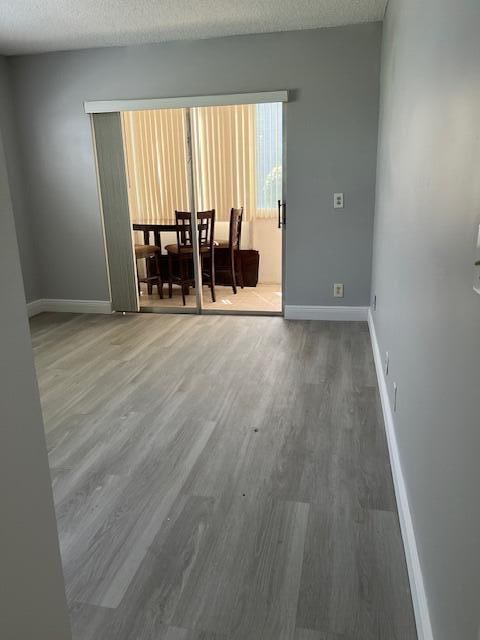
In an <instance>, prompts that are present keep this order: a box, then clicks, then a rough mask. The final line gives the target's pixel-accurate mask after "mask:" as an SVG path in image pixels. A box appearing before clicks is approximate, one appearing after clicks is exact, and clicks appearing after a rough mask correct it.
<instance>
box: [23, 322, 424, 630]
mask: <svg viewBox="0 0 480 640" xmlns="http://www.w3.org/2000/svg"><path fill="white" fill-rule="evenodd" d="M32 336H33V344H34V350H35V358H36V366H37V371H38V378H39V386H40V393H41V398H42V405H43V411H44V416H45V425H46V435H47V443H48V450H49V458H50V465H51V473H52V480H53V487H54V495H55V505H56V512H57V519H58V529H59V536H60V545H61V554H62V559H63V566H64V573H65V581H66V590H67V596H68V602H69V606H70V611H71V619H72V627H73V637H74V640H185V639H187V640H200V639H203V640H207V639H210V640H225V639H229V640H320V639H321V640H414V639H415V638H416V633H415V627H414V620H413V615H412V606H411V599H410V592H409V587H408V580H407V574H406V568H405V560H404V553H403V549H402V542H401V538H400V531H399V524H398V517H397V512H396V507H395V499H394V495H393V488H392V479H391V474H390V466H389V461H388V455H387V447H386V442H385V436H384V427H383V422H382V414H381V409H380V404H379V397H378V391H377V386H376V380H375V373H374V368H373V362H372V351H371V347H370V340H369V334H368V328H367V326H366V324H364V323H346V322H345V323H337V324H335V323H321V322H289V321H284V320H282V319H281V318H254V317H222V316H208V317H206V316H203V317H202V316H180V315H168V316H154V315H151V314H132V315H126V316H121V315H119V316H117V315H111V316H94V315H92V316H86V315H71V316H70V315H54V314H42V315H40V316H37V317H35V318H33V319H32Z"/></svg>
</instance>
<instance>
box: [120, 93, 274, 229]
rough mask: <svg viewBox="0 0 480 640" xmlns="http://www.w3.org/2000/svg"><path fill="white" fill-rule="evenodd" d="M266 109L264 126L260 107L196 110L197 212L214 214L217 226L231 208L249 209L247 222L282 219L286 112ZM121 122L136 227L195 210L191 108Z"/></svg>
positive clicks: (138, 113) (139, 114) (127, 117)
mask: <svg viewBox="0 0 480 640" xmlns="http://www.w3.org/2000/svg"><path fill="white" fill-rule="evenodd" d="M267 107H268V108H266V109H264V112H263V115H262V119H261V126H258V118H257V113H256V105H233V106H224V107H199V108H195V109H191V119H192V148H193V160H194V179H195V186H196V193H197V197H198V202H197V208H198V209H200V210H205V209H215V210H216V214H217V220H219V221H228V220H229V216H230V208H231V207H243V208H244V211H245V214H244V215H245V220H247V221H251V220H255V219H256V218H270V217H275V216H276V215H277V212H276V206H275V203H276V200H277V198H280V197H281V195H279V194H280V193H281V191H280V190H281V143H280V144H279V143H278V141H277V139H276V138H275V136H274V135H273V133H274V132H278V131H280V132H281V110H280V109H279V108H278V107H281V105H267ZM122 122H123V131H124V140H125V158H126V166H127V178H128V198H129V204H130V211H131V215H132V219H133V221H134V222H157V223H171V222H174V218H175V213H174V212H175V209H179V210H183V211H188V210H189V209H190V207H189V197H188V176H187V164H186V130H185V109H160V110H156V111H131V112H127V113H123V114H122ZM279 127H280V128H279ZM257 128H258V131H257ZM277 138H278V136H277ZM280 140H281V138H280ZM267 141H268V142H267ZM265 167H268V168H267V170H265ZM257 189H258V193H257ZM277 192H278V193H277Z"/></svg>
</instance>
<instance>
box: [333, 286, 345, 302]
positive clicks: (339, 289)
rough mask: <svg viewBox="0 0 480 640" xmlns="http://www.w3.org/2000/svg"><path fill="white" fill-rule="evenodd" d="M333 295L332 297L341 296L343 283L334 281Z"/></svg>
mask: <svg viewBox="0 0 480 640" xmlns="http://www.w3.org/2000/svg"><path fill="white" fill-rule="evenodd" d="M333 297H334V298H343V283H342V282H336V283H335V284H334V285H333Z"/></svg>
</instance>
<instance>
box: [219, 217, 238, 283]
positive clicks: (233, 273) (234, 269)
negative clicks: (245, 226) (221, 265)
mask: <svg viewBox="0 0 480 640" xmlns="http://www.w3.org/2000/svg"><path fill="white" fill-rule="evenodd" d="M242 222H243V207H241V208H240V209H233V208H232V209H230V227H229V230H228V241H220V242H216V243H215V246H217V247H218V248H222V249H228V254H229V255H228V266H227V267H226V268H225V269H222V271H228V272H229V273H230V277H231V280H232V289H233V293H237V274H238V284H239V285H240V287H241V288H242V289H243V270H242V260H241V256H240V243H241V240H242ZM217 272H218V269H217Z"/></svg>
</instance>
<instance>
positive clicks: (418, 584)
mask: <svg viewBox="0 0 480 640" xmlns="http://www.w3.org/2000/svg"><path fill="white" fill-rule="evenodd" d="M368 326H369V329H370V337H371V341H372V348H373V357H374V360H375V369H376V371H377V379H378V388H379V390H380V398H381V401H382V409H383V419H384V421H385V431H386V434H387V442H388V451H389V454H390V464H391V467H392V475H393V483H394V487H395V497H396V500H397V508H398V515H399V519H400V528H401V532H402V539H403V546H404V548H405V557H406V561H407V569H408V578H409V581H410V590H411V593H412V601H413V609H414V612H415V621H416V625H417V634H418V639H419V640H433V633H432V625H431V623H430V614H429V611H428V601H427V596H426V593H425V586H424V584H423V576H422V568H421V566H420V560H419V557H418V551H417V543H416V541H415V530H414V528H413V522H412V516H411V513H410V506H409V504H408V495H407V489H406V486H405V480H404V477H403V473H402V465H401V462H400V454H399V451H398V444H397V437H396V435H395V422H394V419H393V412H392V407H391V405H390V398H389V395H388V389H387V381H386V379H385V374H384V371H383V360H382V357H381V354H380V347H379V345H378V340H377V334H376V332H375V325H374V323H373V316H372V312H371V310H370V309H369V310H368Z"/></svg>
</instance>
